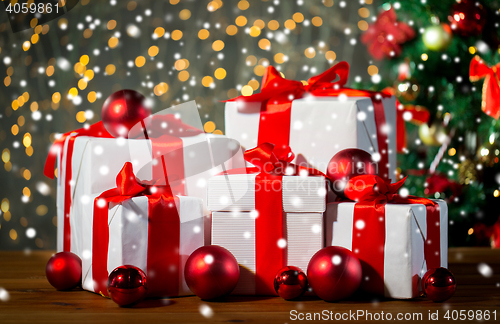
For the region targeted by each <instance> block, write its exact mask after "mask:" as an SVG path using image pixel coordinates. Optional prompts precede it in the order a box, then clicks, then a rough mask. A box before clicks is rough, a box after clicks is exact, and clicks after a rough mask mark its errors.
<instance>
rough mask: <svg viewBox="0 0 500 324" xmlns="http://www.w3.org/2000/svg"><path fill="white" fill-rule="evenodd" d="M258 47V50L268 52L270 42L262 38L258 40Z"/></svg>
mask: <svg viewBox="0 0 500 324" xmlns="http://www.w3.org/2000/svg"><path fill="white" fill-rule="evenodd" d="M259 47H260V49H263V50H266V51H268V50H270V49H271V42H270V41H269V39H267V38H262V39H261V40H259Z"/></svg>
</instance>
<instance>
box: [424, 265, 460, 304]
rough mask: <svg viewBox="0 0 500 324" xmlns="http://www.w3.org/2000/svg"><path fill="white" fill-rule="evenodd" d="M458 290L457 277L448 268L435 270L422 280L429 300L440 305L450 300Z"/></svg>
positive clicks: (430, 271)
mask: <svg viewBox="0 0 500 324" xmlns="http://www.w3.org/2000/svg"><path fill="white" fill-rule="evenodd" d="M456 289H457V282H456V281H455V276H454V275H453V273H451V271H450V270H448V269H446V268H433V269H430V270H429V271H427V272H426V273H425V275H424V277H423V278H422V290H423V291H424V292H425V294H426V295H427V298H429V299H430V300H432V301H433V302H436V303H439V302H443V301H445V300H447V299H449V298H450V297H451V296H453V294H454V293H455V290H456Z"/></svg>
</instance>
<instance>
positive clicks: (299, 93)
mask: <svg viewBox="0 0 500 324" xmlns="http://www.w3.org/2000/svg"><path fill="white" fill-rule="evenodd" d="M348 73H349V66H348V64H347V63H346V62H340V63H339V64H337V65H335V66H333V67H331V68H330V69H328V70H327V71H325V72H323V73H322V74H320V75H317V76H314V77H312V78H310V79H309V80H308V82H307V83H305V84H304V83H301V82H299V81H293V80H288V79H284V78H283V77H282V76H281V75H280V74H279V72H278V71H276V69H274V68H273V67H268V70H267V72H266V74H265V75H264V77H263V79H262V84H261V92H260V93H256V94H253V95H251V96H240V97H238V98H234V99H231V100H229V101H227V102H226V105H225V127H226V135H227V136H228V137H230V138H234V139H236V140H237V141H239V142H240V144H241V145H242V146H243V147H244V148H245V149H249V148H252V147H255V146H257V145H260V144H262V143H264V142H270V143H274V144H276V147H277V149H278V150H280V149H282V148H284V147H287V146H289V147H290V148H291V149H292V151H293V152H294V153H295V156H296V158H295V159H294V160H293V161H292V162H293V163H295V164H299V165H308V166H310V167H312V168H315V169H317V170H319V171H321V172H323V173H326V170H327V166H328V163H329V161H330V159H331V158H332V157H333V156H334V155H335V154H336V153H338V152H339V151H341V150H344V149H348V148H358V149H362V150H364V151H366V152H369V153H371V154H372V155H373V156H374V159H375V160H376V161H377V160H378V161H380V163H379V175H380V176H381V177H383V178H386V179H391V180H393V181H394V180H395V179H396V137H397V136H396V135H397V134H396V101H395V98H394V97H388V95H385V94H382V93H375V92H372V91H365V90H356V89H349V88H345V87H344V86H345V84H346V82H347V77H348ZM339 77H340V80H339V81H336V82H332V81H334V80H335V79H338V78H339Z"/></svg>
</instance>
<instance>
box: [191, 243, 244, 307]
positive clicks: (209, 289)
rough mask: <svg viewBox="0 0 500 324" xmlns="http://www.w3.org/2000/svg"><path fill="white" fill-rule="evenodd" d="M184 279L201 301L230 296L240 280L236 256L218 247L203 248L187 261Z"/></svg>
mask: <svg viewBox="0 0 500 324" xmlns="http://www.w3.org/2000/svg"><path fill="white" fill-rule="evenodd" d="M184 277H185V278H186V284H187V285H188V287H189V289H191V291H192V292H193V293H195V294H196V296H198V297H200V298H201V299H214V298H218V297H222V296H225V295H229V294H230V293H231V292H232V291H233V290H234V288H235V287H236V284H237V283H238V280H239V278H240V267H239V266H238V261H236V258H235V257H234V255H233V254H232V253H231V252H229V251H228V250H226V249H225V248H223V247H220V246H217V245H210V246H202V247H200V248H199V249H197V250H196V251H194V252H193V253H192V254H191V255H190V256H189V258H188V259H187V262H186V266H185V268H184Z"/></svg>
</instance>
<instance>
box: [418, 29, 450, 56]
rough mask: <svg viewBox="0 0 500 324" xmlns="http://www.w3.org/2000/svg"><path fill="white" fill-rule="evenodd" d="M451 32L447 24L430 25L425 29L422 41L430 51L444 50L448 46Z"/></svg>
mask: <svg viewBox="0 0 500 324" xmlns="http://www.w3.org/2000/svg"><path fill="white" fill-rule="evenodd" d="M452 38H453V34H452V33H451V28H450V26H449V25H448V24H440V25H432V26H429V27H427V28H426V29H425V31H424V34H423V35H422V41H423V42H424V45H425V47H427V48H428V49H429V50H431V51H444V50H446V49H447V48H448V46H450V44H451V40H452Z"/></svg>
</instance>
